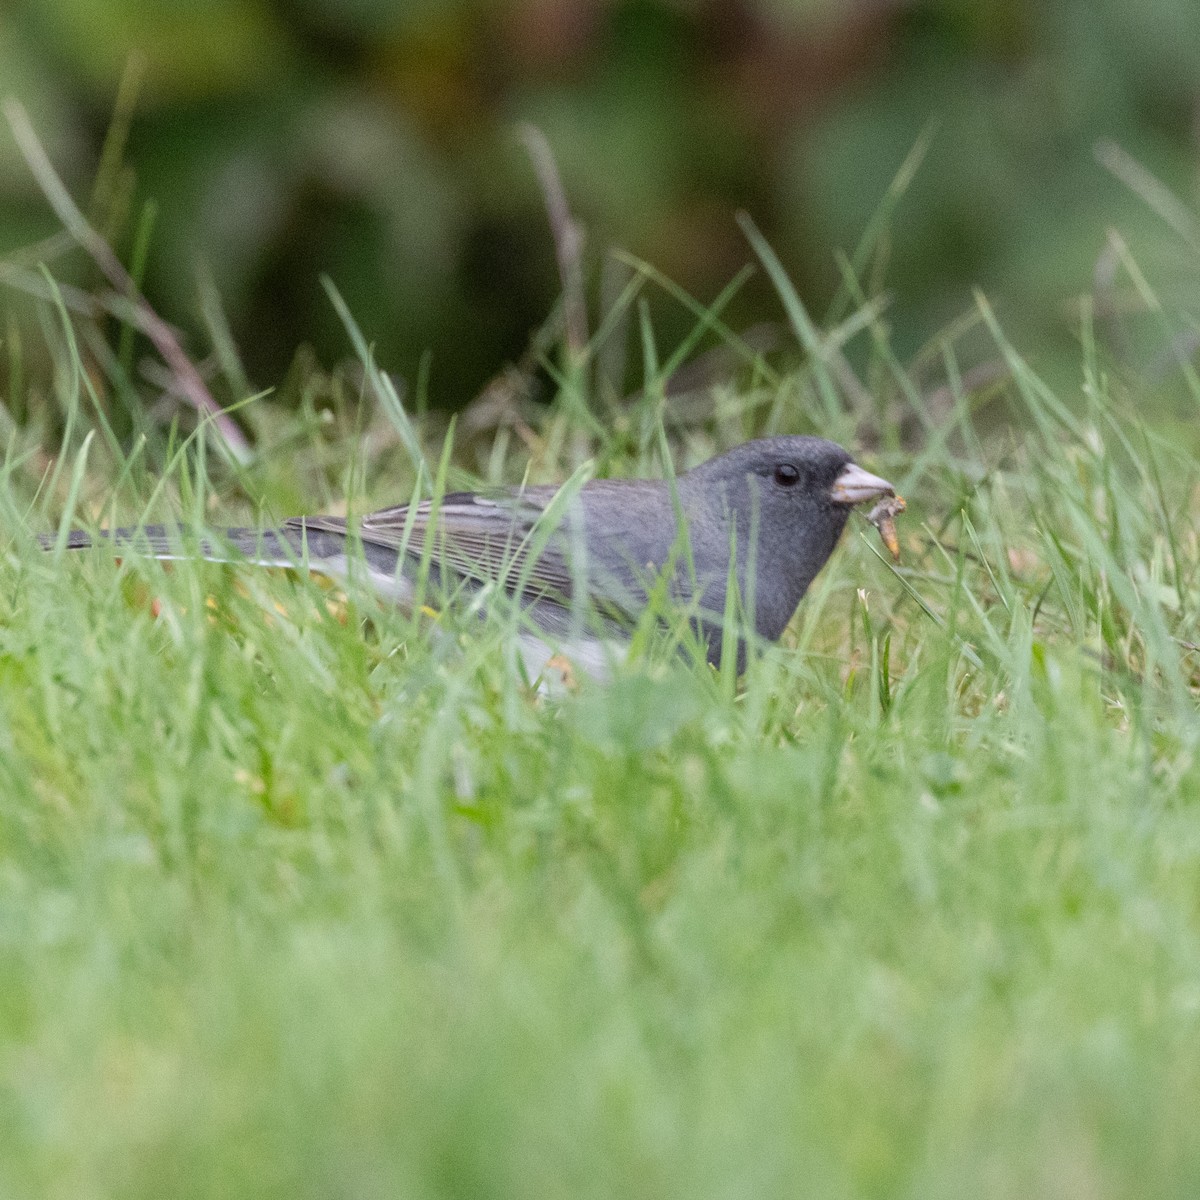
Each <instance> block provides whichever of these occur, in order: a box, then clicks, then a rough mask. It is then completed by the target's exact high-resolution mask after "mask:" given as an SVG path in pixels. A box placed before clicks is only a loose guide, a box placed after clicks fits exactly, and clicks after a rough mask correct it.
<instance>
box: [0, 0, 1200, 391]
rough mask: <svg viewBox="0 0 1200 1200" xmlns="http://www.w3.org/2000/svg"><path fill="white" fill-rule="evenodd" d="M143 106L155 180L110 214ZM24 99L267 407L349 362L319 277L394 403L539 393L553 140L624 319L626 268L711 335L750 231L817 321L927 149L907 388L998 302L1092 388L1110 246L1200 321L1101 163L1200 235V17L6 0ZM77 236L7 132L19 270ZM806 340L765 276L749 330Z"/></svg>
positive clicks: (594, 265) (1017, 326)
mask: <svg viewBox="0 0 1200 1200" xmlns="http://www.w3.org/2000/svg"><path fill="white" fill-rule="evenodd" d="M131 64H133V65H132V66H131ZM122 79H125V80H126V81H127V82H132V81H137V83H138V86H137V87H136V89H134V88H133V87H132V86H130V87H128V89H127V91H128V94H129V95H130V96H132V97H133V100H132V104H131V110H130V111H131V116H130V123H129V128H128V137H127V141H126V142H125V143H124V146H123V150H122V155H121V162H122V163H123V164H124V169H123V170H122V171H120V172H116V173H115V174H110V176H109V177H108V178H107V181H106V182H105V187H106V188H107V191H106V192H105V193H104V194H103V195H100V196H97V195H96V194H95V193H94V192H93V191H92V189H93V187H94V184H95V181H96V180H97V178H98V176H99V177H100V178H101V180H102V181H105V176H104V173H103V171H102V170H101V148H102V146H103V144H104V139H105V135H106V131H107V130H108V129H109V127H110V123H111V122H112V120H113V114H114V111H118V112H119V111H120V109H121V104H122V102H121V101H120V99H119V92H120V89H121V86H122ZM0 91H3V92H4V93H8V94H15V95H16V96H18V97H19V98H20V99H21V100H22V101H23V103H24V104H25V105H26V107H27V108H28V109H29V111H30V114H31V116H32V119H33V121H34V123H35V125H36V127H37V128H38V130H39V133H40V135H41V136H42V137H43V138H44V139H45V141H46V144H47V148H48V150H49V152H50V154H51V156H52V158H53V160H54V162H55V163H56V165H57V166H58V168H59V169H60V171H61V172H62V173H63V174H64V176H65V178H66V180H67V182H68V184H69V186H70V187H71V188H72V190H73V192H74V194H75V195H76V197H77V198H79V199H80V201H81V202H84V201H86V200H87V198H88V197H89V195H91V197H92V200H91V203H92V208H91V210H90V211H91V212H92V214H93V216H96V217H98V218H102V220H103V224H104V227H105V230H106V232H107V233H108V234H109V235H110V236H112V237H113V239H114V241H115V243H116V245H117V248H118V249H119V251H120V252H121V253H122V255H123V257H125V258H126V259H127V260H128V259H129V257H130V255H131V254H132V253H133V247H134V246H135V244H136V239H137V231H138V229H139V228H142V229H148V230H150V242H149V246H150V252H149V257H148V262H147V267H146V276H145V278H146V290H147V293H148V295H149V296H150V298H151V300H152V302H153V303H154V304H155V305H156V307H158V309H159V310H160V311H161V312H162V313H163V315H164V316H166V317H167V318H168V319H170V320H172V321H174V322H176V323H177V324H179V325H180V326H182V327H183V328H184V329H185V330H188V329H191V330H193V331H195V330H196V328H197V310H198V307H199V301H198V296H200V295H201V292H202V287H203V284H204V280H206V279H208V280H210V281H211V283H212V284H213V285H215V294H216V295H218V296H219V297H220V300H221V303H222V305H223V306H224V309H225V311H226V313H227V315H228V318H229V321H230V324H231V326H232V330H233V335H234V339H235V341H236V343H237V346H238V348H239V350H240V352H241V354H242V356H243V358H244V360H245V363H246V366H247V369H248V373H249V375H250V378H251V382H252V383H253V384H254V385H255V386H259V387H264V386H271V385H274V384H277V383H278V382H279V381H280V380H281V379H282V378H283V377H284V376H285V375H286V373H287V372H288V370H289V366H290V365H291V364H292V362H293V360H294V357H295V355H296V353H297V347H302V346H311V347H312V348H313V350H315V352H316V355H317V357H318V358H319V359H320V360H321V361H324V362H329V361H331V360H333V359H336V358H337V357H339V356H340V355H343V354H344V353H345V352H346V339H345V332H344V330H343V329H342V328H341V326H340V324H339V322H338V320H337V318H336V316H335V314H334V313H333V311H332V310H331V308H330V305H329V303H328V301H327V299H326V297H325V295H324V293H323V291H322V290H321V287H320V284H319V277H320V275H321V274H322V273H327V274H329V275H330V276H332V277H333V279H334V280H335V281H336V282H337V284H338V286H339V288H340V289H341V290H342V292H343V294H344V295H345V297H346V299H347V301H348V303H349V305H350V308H351V310H352V311H353V312H354V313H355V314H356V316H357V317H358V319H359V321H360V322H361V323H362V325H363V327H364V329H365V330H366V331H367V333H368V335H369V336H370V337H371V338H372V339H373V340H374V342H375V343H376V345H377V348H378V353H379V358H380V360H381V361H382V362H383V363H384V364H385V365H386V367H387V368H388V369H389V370H392V371H394V372H396V373H397V374H399V375H401V376H404V377H407V378H412V377H413V376H414V375H415V374H416V373H417V371H418V366H419V363H420V360H421V358H422V356H423V355H425V354H427V353H428V354H429V355H430V356H431V359H430V361H431V369H430V386H429V395H430V399H431V401H432V402H433V403H434V404H436V405H438V406H441V407H445V408H457V407H461V406H462V405H463V404H464V403H466V402H467V401H468V400H470V399H471V398H472V396H474V395H475V394H477V393H478V391H479V390H480V388H481V387H482V386H483V385H484V383H485V382H486V381H487V380H488V379H489V378H490V377H491V376H493V375H494V374H495V373H496V372H497V371H498V370H500V369H501V368H502V367H503V365H504V364H505V363H506V362H510V361H513V360H516V359H518V358H519V357H520V356H521V355H522V354H523V352H524V351H525V349H526V347H527V346H528V344H529V339H530V336H531V333H532V332H533V331H534V330H535V329H536V328H538V327H539V326H540V325H542V324H543V323H544V322H545V320H546V318H547V315H548V314H549V313H550V312H551V310H552V308H553V306H554V303H555V300H556V297H557V295H558V292H559V290H560V285H559V279H558V275H557V271H556V268H555V262H554V246H553V241H552V238H551V236H550V232H549V227H548V224H547V219H546V215H545V211H544V206H543V202H542V196H541V194H540V192H539V190H538V186H537V182H536V179H535V176H534V173H533V171H532V169H531V166H530V162H529V158H528V155H527V153H526V151H525V149H524V147H523V146H522V144H521V142H520V139H519V138H518V136H517V134H516V129H517V127H518V125H519V123H520V122H525V121H527V122H531V123H533V124H534V125H536V126H537V127H538V128H540V129H541V130H543V131H544V133H545V134H546V136H547V138H548V139H549V142H550V144H551V146H552V148H553V151H554V154H555V156H556V159H557V162H558V164H559V167H560V169H561V172H562V176H563V179H564V183H565V186H566V190H567V194H568V196H569V199H570V202H571V204H572V206H573V208H574V210H575V212H576V213H577V214H578V216H579V218H580V220H581V221H582V223H583V224H584V226H585V228H586V230H587V233H588V257H587V263H588V268H589V276H588V280H589V287H590V289H591V292H592V295H593V298H594V299H595V298H597V297H598V294H599V292H600V291H601V289H602V286H603V278H604V269H603V265H604V263H605V261H606V259H607V258H608V252H609V251H610V250H611V249H612V248H614V247H619V248H622V249H624V250H626V251H628V252H629V253H631V254H632V255H635V256H637V257H639V258H642V259H644V260H646V261H648V262H650V263H652V264H653V265H654V266H655V267H657V268H658V269H660V270H661V271H663V272H664V273H665V274H666V275H668V276H670V277H671V278H672V279H674V280H676V281H677V282H678V283H679V284H681V285H682V286H683V287H685V288H686V289H688V290H689V291H690V292H691V293H692V294H694V295H695V296H697V297H698V298H700V299H701V300H702V301H709V300H711V299H712V297H713V296H715V295H716V293H717V292H718V291H719V289H720V288H721V287H722V285H724V284H725V283H727V282H728V281H729V279H730V278H731V277H732V276H733V275H734V274H735V273H736V272H737V270H738V269H739V267H740V266H741V265H742V264H744V263H745V262H747V261H749V260H750V258H751V257H752V256H751V254H750V251H749V248H748V246H747V245H746V242H745V240H744V238H743V236H742V233H741V231H740V230H739V228H738V226H737V224H736V222H735V219H734V214H735V212H736V211H737V210H739V209H744V210H746V211H748V212H749V213H750V214H751V215H752V217H753V218H754V220H755V221H756V223H757V224H758V225H759V227H760V228H761V229H762V230H763V231H764V233H765V234H766V236H767V238H768V239H769V241H770V242H771V244H772V245H773V246H774V247H775V248H776V250H777V251H778V253H779V254H780V257H781V258H782V259H783V261H784V263H785V265H786V267H787V269H788V270H789V272H790V273H791V275H792V277H793V278H794V279H795V280H796V282H797V285H798V287H799V289H800V291H801V294H802V295H803V297H804V299H805V300H806V302H807V303H808V304H809V305H810V307H811V308H812V309H813V311H814V312H816V313H817V314H818V315H819V314H820V313H821V312H822V310H823V306H824V305H825V304H827V303H828V302H829V300H830V298H831V297H832V296H833V294H834V292H835V290H836V289H837V286H838V284H839V280H840V276H839V271H838V266H837V261H836V258H835V251H837V250H839V249H840V250H845V251H849V250H852V249H853V247H854V245H855V244H856V243H857V241H858V240H859V238H860V237H861V236H862V234H863V231H864V229H865V228H866V227H867V226H868V224H869V222H870V220H871V217H872V214H873V213H874V212H875V211H876V210H877V208H878V207H879V205H880V202H881V200H882V198H883V196H884V194H885V192H886V190H887V188H888V186H889V183H890V181H891V180H892V179H893V177H894V176H895V173H896V172H897V170H898V169H899V168H900V167H901V164H902V163H903V162H904V161H905V159H906V156H908V155H909V154H910V152H911V151H912V149H913V147H914V146H915V145H916V144H917V143H918V141H919V140H920V139H921V138H922V136H923V135H924V136H928V139H929V148H928V153H927V154H926V155H925V157H924V160H923V162H922V163H921V165H920V167H919V170H918V171H917V172H916V174H915V177H914V178H913V180H912V183H911V185H910V186H909V187H908V189H907V191H906V193H905V194H904V197H903V199H902V202H901V203H900V205H899V207H898V208H897V210H896V212H895V213H894V215H893V218H892V221H891V225H890V230H889V235H888V239H887V243H886V245H887V251H888V253H887V256H886V271H885V272H884V274H883V282H884V284H885V286H886V289H887V291H888V292H889V294H890V295H891V302H890V308H889V310H888V320H889V322H890V323H891V326H892V330H893V335H894V337H895V340H896V344H897V346H898V347H899V349H900V351H901V353H902V354H911V353H913V352H914V351H915V350H916V349H917V347H919V346H920V345H921V344H922V343H924V342H925V341H926V340H927V339H930V338H931V337H934V336H936V335H937V333H938V331H939V330H941V329H944V328H945V327H946V326H947V324H948V323H949V322H950V321H952V320H953V319H954V318H955V317H956V315H958V314H960V313H962V312H963V311H964V310H965V309H967V308H969V306H970V303H971V298H970V297H971V288H972V287H975V286H979V287H982V288H983V289H984V290H985V291H986V292H987V293H988V294H989V295H990V296H991V297H992V298H993V299H994V300H995V302H996V303H997V306H998V308H999V310H1000V315H1001V319H1002V321H1004V322H1005V324H1006V326H1007V327H1008V328H1009V330H1010V331H1011V332H1013V333H1014V334H1015V335H1016V336H1017V337H1018V339H1019V340H1023V343H1024V344H1025V345H1026V346H1027V347H1031V348H1032V349H1033V351H1034V352H1035V353H1041V354H1042V355H1043V357H1044V358H1046V359H1053V357H1054V355H1055V353H1056V352H1066V353H1064V355H1063V358H1064V361H1066V360H1069V359H1072V358H1073V359H1074V360H1075V361H1076V362H1077V352H1076V351H1075V349H1074V348H1073V345H1072V344H1073V342H1074V341H1075V340H1076V339H1077V336H1078V334H1077V330H1078V321H1079V317H1078V308H1077V306H1076V305H1073V304H1072V303H1071V300H1072V297H1074V296H1077V295H1079V294H1081V293H1083V292H1085V291H1087V290H1089V289H1090V288H1091V287H1092V284H1093V278H1094V275H1095V272H1096V268H1097V262H1098V261H1100V260H1102V259H1103V254H1104V249H1105V246H1106V236H1107V233H1106V231H1107V229H1108V228H1109V227H1116V228H1118V229H1120V230H1121V233H1122V235H1123V237H1124V238H1125V239H1126V240H1127V241H1128V242H1129V243H1130V245H1131V246H1132V247H1133V249H1134V251H1135V253H1136V254H1137V255H1138V256H1139V260H1140V261H1141V262H1142V265H1143V267H1144V268H1145V269H1146V270H1147V271H1148V272H1150V273H1151V275H1152V277H1153V278H1154V280H1155V283H1156V286H1158V287H1161V288H1166V289H1168V291H1170V290H1172V289H1173V290H1174V291H1175V292H1176V293H1177V299H1179V300H1181V301H1182V302H1183V304H1184V306H1185V307H1186V304H1187V302H1188V301H1189V300H1190V298H1191V292H1192V289H1193V287H1194V285H1193V284H1192V282H1191V280H1192V277H1193V276H1194V275H1195V266H1196V264H1195V261H1194V257H1193V256H1192V255H1191V254H1184V255H1181V254H1180V249H1179V242H1178V239H1177V237H1176V236H1175V235H1176V234H1177V233H1178V230H1171V229H1170V228H1169V227H1168V224H1169V223H1166V222H1163V221H1162V220H1161V219H1160V216H1159V215H1158V214H1156V213H1155V212H1154V211H1153V208H1152V206H1151V205H1148V204H1147V203H1146V201H1145V197H1144V196H1137V195H1135V194H1134V193H1133V192H1132V191H1130V190H1129V189H1128V188H1127V187H1126V186H1125V185H1124V184H1122V183H1121V182H1120V181H1119V180H1118V179H1117V178H1115V177H1114V174H1113V173H1112V171H1110V170H1107V169H1106V168H1105V166H1104V165H1103V164H1102V162H1100V161H1099V160H1098V157H1097V154H1096V146H1097V143H1098V142H1099V141H1101V140H1104V139H1107V140H1108V141H1110V142H1112V143H1114V144H1116V145H1118V146H1119V147H1121V149H1122V150H1123V151H1124V152H1125V153H1127V154H1128V155H1129V156H1131V157H1132V158H1133V159H1136V160H1137V161H1139V162H1140V163H1143V164H1145V166H1146V167H1147V168H1148V169H1149V170H1150V171H1152V172H1153V173H1154V174H1155V175H1156V176H1157V177H1158V178H1160V179H1162V180H1163V181H1164V182H1165V183H1166V184H1167V185H1168V186H1169V187H1171V188H1172V189H1173V190H1174V191H1175V192H1176V193H1177V194H1178V195H1180V196H1182V198H1183V199H1184V201H1185V204H1186V205H1190V204H1191V201H1192V197H1193V195H1194V191H1195V184H1196V150H1197V131H1198V128H1200V115H1198V113H1200V109H1198V101H1200V5H1197V4H1195V3H1194V0H1138V2H1137V3H1133V2H1132V0H1006V2H1005V3H1002V4H999V3H992V2H990V0H859V2H852V0H735V2H727V0H707V2H706V0H674V2H668V0H405V2H403V3H399V2H394V0H295V2H292V3H284V0H274V2H271V0H203V2H198V0H193V2H191V3H184V2H181V0H9V4H8V7H7V9H3V10H0ZM151 220H152V225H151V224H150V222H151ZM55 227H56V225H55V220H54V217H53V216H52V214H51V213H50V212H49V210H48V208H47V206H46V204H45V202H44V199H43V198H42V196H41V195H40V193H39V192H38V190H37V188H36V187H35V185H34V183H33V181H32V179H31V177H30V176H29V173H28V172H27V171H26V169H25V167H24V164H23V163H22V162H21V160H20V158H19V156H18V154H17V151H16V148H15V145H14V143H13V141H12V139H11V137H10V136H9V134H8V132H7V131H0V254H11V253H12V252H13V251H15V250H18V249H19V248H20V247H23V246H28V245H29V244H30V243H33V242H34V241H36V240H37V239H39V238H42V237H45V236H47V235H49V234H51V233H53V232H54V229H55ZM87 271H88V268H87V267H86V266H85V265H84V264H83V262H82V259H79V260H78V261H75V260H74V259H71V260H60V261H59V262H57V263H56V265H55V272H56V274H60V275H63V274H65V275H66V276H67V277H70V275H71V273H72V272H74V273H75V274H76V275H79V276H83V277H85V279H86V276H87ZM868 286H869V287H870V286H871V285H870V284H868ZM3 303H4V304H5V305H7V306H8V307H9V308H10V309H15V307H16V306H18V305H19V304H20V303H21V297H20V295H19V294H15V293H12V292H8V293H6V294H5V296H4V298H3ZM777 316H778V306H777V303H776V302H775V300H774V299H773V297H772V296H771V295H770V292H769V289H768V286H767V285H766V283H765V282H764V281H763V280H762V278H761V277H759V278H756V279H755V280H754V281H752V283H751V284H750V285H749V286H747V287H746V288H745V289H744V291H743V292H742V293H741V294H740V295H739V297H738V299H737V300H736V302H735V304H734V306H733V308H732V310H731V312H730V323H731V324H733V325H734V326H735V327H738V328H745V327H748V326H750V325H751V324H753V323H754V322H756V321H759V320H761V319H763V318H764V317H771V318H775V317H777ZM655 320H656V327H657V328H658V329H659V331H660V334H661V336H662V338H663V340H665V341H669V340H670V339H671V337H672V336H679V335H680V334H682V332H683V331H685V330H686V329H687V328H689V327H690V326H691V324H692V323H693V321H694V318H693V317H691V316H690V315H688V314H687V313H686V312H685V311H684V310H682V309H680V308H679V307H678V306H675V305H670V304H667V303H665V302H661V301H660V302H659V305H658V311H656V313H655ZM630 382H631V386H633V385H636V381H634V380H631V381H630Z"/></svg>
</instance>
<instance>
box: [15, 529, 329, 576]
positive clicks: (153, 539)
mask: <svg viewBox="0 0 1200 1200" xmlns="http://www.w3.org/2000/svg"><path fill="white" fill-rule="evenodd" d="M328 536H329V535H321V537H322V538H325V537H328ZM59 537H60V535H59V534H57V533H42V534H39V535H38V544H39V545H40V546H41V547H42V549H43V550H53V549H54V548H55V547H56V546H57V545H58V544H59ZM315 541H316V538H314V535H313V534H311V533H308V532H307V531H304V530H302V529H299V530H293V529H288V528H283V529H245V528H235V529H220V530H205V531H204V532H200V531H198V530H196V529H193V528H191V527H189V526H187V525H140V526H137V527H135V528H128V529H105V530H101V531H100V532H98V533H94V534H93V533H88V532H87V531H85V530H83V529H72V530H69V531H68V533H67V535H66V541H65V543H64V548H65V549H67V550H85V549H87V548H88V547H89V546H97V545H104V544H108V545H111V546H112V548H113V549H114V551H117V552H120V551H126V552H128V553H129V554H132V555H139V556H141V557H143V558H162V559H196V558H203V559H207V560H208V561H210V562H243V563H244V562H248V563H252V564H254V565H255V566H260V567H295V566H299V565H301V564H302V563H304V562H305V561H306V560H307V559H308V558H309V557H310V556H311V557H313V558H321V557H323V556H324V551H325V550H326V549H327V548H326V547H325V546H324V545H320V546H318V545H316V544H315ZM337 549H339V550H340V549H342V547H341V546H338V547H337Z"/></svg>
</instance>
